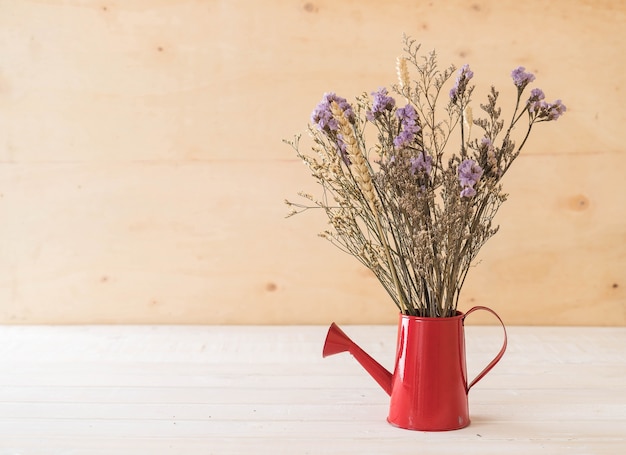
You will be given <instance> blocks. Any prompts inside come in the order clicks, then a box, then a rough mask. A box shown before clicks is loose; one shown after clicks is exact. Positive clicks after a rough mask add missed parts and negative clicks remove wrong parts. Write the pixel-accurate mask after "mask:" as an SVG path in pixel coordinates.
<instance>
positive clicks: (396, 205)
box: [286, 38, 565, 317]
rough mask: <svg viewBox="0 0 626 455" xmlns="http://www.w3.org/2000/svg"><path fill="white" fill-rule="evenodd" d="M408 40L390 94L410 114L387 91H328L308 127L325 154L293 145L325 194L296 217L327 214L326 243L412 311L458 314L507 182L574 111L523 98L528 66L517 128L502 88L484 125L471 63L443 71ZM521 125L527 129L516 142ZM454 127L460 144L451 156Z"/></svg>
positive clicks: (296, 206)
mask: <svg viewBox="0 0 626 455" xmlns="http://www.w3.org/2000/svg"><path fill="white" fill-rule="evenodd" d="M404 44H405V45H404V56H403V57H399V58H398V60H397V72H398V80H399V81H398V84H397V85H393V86H392V88H391V90H392V92H393V93H394V94H395V95H398V97H401V98H402V99H403V101H404V106H402V107H400V106H398V103H397V101H396V98H394V97H392V96H390V94H389V92H388V91H387V89H385V88H380V89H379V90H378V91H376V92H374V93H372V94H371V95H372V96H371V97H370V96H368V95H367V94H363V95H362V96H360V97H358V98H357V100H356V103H355V105H354V106H353V105H351V104H350V103H348V101H347V100H346V99H344V98H342V97H340V96H338V95H336V94H334V93H326V94H325V95H324V97H323V99H322V101H321V102H320V103H319V105H318V106H317V107H316V109H315V110H314V111H313V114H312V116H311V121H312V125H309V132H310V135H311V137H312V140H313V146H312V152H314V153H312V154H306V153H303V152H302V151H301V150H300V148H299V136H296V138H295V139H294V140H293V141H288V143H289V144H291V146H292V147H293V148H294V149H295V151H296V153H297V156H298V157H299V158H301V159H302V160H303V161H304V163H305V164H306V165H307V166H308V167H309V169H310V170H311V173H312V176H313V178H314V179H315V180H316V181H317V183H319V185H321V189H322V192H321V196H320V197H314V196H312V195H310V194H306V193H302V192H301V193H299V194H300V196H302V197H303V198H305V199H306V200H307V201H308V202H305V203H302V204H300V203H294V202H291V201H286V203H287V204H288V205H289V206H290V207H291V209H292V210H291V212H290V214H289V215H293V214H296V213H300V212H302V211H304V210H307V209H311V208H319V209H322V210H324V211H325V212H326V215H327V216H328V220H329V224H330V227H331V228H330V229H327V230H326V231H324V232H323V233H321V234H320V235H321V236H322V237H325V238H326V239H328V240H330V242H332V243H333V244H334V245H335V246H337V247H339V248H340V249H341V250H343V251H344V252H347V253H349V254H351V255H353V256H354V257H355V258H356V259H358V260H359V261H360V262H361V263H362V264H363V265H365V266H366V267H367V268H369V269H370V270H371V271H372V272H373V273H374V274H375V276H376V277H377V278H378V280H379V281H380V283H381V284H382V285H383V287H384V288H385V289H386V290H387V292H388V293H389V295H390V296H391V298H392V300H393V301H394V303H395V304H396V306H397V307H398V308H399V310H400V311H401V312H402V313H404V314H407V315H414V316H423V317H448V316H452V315H454V314H455V312H456V308H457V305H458V301H459V295H460V292H461V288H462V287H463V283H464V282H465V278H466V276H467V273H468V271H469V268H470V266H471V264H472V262H473V260H474V259H475V258H476V255H477V254H478V252H479V250H480V248H481V247H482V246H483V245H484V244H485V242H486V241H487V240H488V239H489V238H490V237H491V236H493V235H494V234H495V233H496V232H497V230H498V228H497V227H496V226H494V225H493V224H492V220H493V218H494V216H495V215H496V213H497V211H498V208H499V207H500V205H501V204H502V203H503V202H504V201H505V200H506V194H505V193H504V192H503V189H502V185H501V180H502V178H503V176H504V175H505V174H506V172H507V171H508V170H509V168H510V166H511V164H512V163H513V161H514V160H515V158H517V156H518V155H519V153H520V151H521V150H522V148H523V147H524V145H525V143H526V141H527V139H528V137H529V135H530V132H531V130H532V128H533V126H534V125H535V124H536V123H540V122H546V121H552V120H556V119H558V118H559V117H560V116H561V115H562V114H563V113H564V112H565V106H564V105H563V104H562V103H561V101H560V100H557V101H555V102H553V103H548V102H546V101H545V96H544V94H543V92H542V91H541V90H540V89H538V88H535V89H532V90H531V91H530V94H529V95H524V94H525V92H526V88H527V86H528V85H529V84H530V83H531V82H532V81H533V80H534V76H533V75H532V74H530V73H528V72H526V71H525V69H524V68H523V67H519V68H517V69H515V70H513V72H512V73H511V76H512V79H513V83H514V85H515V89H516V90H517V98H516V103H515V107H514V109H513V112H512V114H511V116H510V121H509V122H508V123H506V124H505V121H504V120H503V116H502V111H501V108H500V107H499V106H498V103H497V102H498V91H496V89H495V88H494V87H491V91H490V93H489V95H488V97H487V102H486V103H485V104H480V109H481V110H482V111H483V113H484V114H483V116H482V117H477V118H473V115H472V109H471V106H470V104H471V100H472V92H473V89H474V86H472V85H471V84H470V81H471V79H472V77H473V72H472V71H471V70H470V68H469V66H468V65H464V66H463V67H461V68H460V69H459V70H458V71H456V70H455V68H454V67H453V66H450V67H448V68H446V69H444V70H440V69H439V66H438V64H437V59H436V53H435V51H433V52H430V53H429V54H427V55H421V54H420V52H419V51H420V46H419V45H418V44H416V42H415V41H414V40H411V39H409V38H405V40H404ZM409 66H411V67H412V71H413V72H414V78H413V79H412V78H411V75H410V73H409ZM455 74H456V80H455V81H454V83H453V84H452V87H451V88H450V90H449V92H447V93H446V90H445V89H444V87H445V86H446V85H447V84H451V79H452V78H453V76H454V75H455ZM446 95H447V96H446ZM442 104H443V105H444V106H443V107H440V106H441V105H442ZM472 126H476V127H478V128H475V129H474V132H475V131H476V130H478V134H477V135H476V136H475V137H473V136H472V132H473V131H472ZM368 127H369V128H370V129H371V128H374V129H375V132H371V131H369V132H368V131H366V130H367V128H368ZM517 127H519V128H523V130H522V133H521V134H520V135H519V139H520V140H519V141H518V142H517V143H516V142H515V141H514V137H513V136H514V134H513V133H514V132H515V130H516V128H517ZM455 131H458V132H459V133H460V141H459V142H458V143H459V144H460V145H459V146H458V150H457V152H456V153H450V152H447V151H446V145H447V144H448V143H449V142H450V143H452V142H454V141H450V138H451V136H452V133H453V132H455ZM372 136H374V137H375V138H376V141H375V143H374V144H373V145H368V144H367V141H366V140H370V139H371V137H372Z"/></svg>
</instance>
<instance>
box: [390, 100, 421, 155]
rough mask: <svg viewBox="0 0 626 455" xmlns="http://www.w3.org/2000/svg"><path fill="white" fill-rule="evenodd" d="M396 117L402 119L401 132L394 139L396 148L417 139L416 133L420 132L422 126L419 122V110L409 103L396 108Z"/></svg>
mask: <svg viewBox="0 0 626 455" xmlns="http://www.w3.org/2000/svg"><path fill="white" fill-rule="evenodd" d="M396 117H398V118H399V119H400V134H398V135H397V136H396V137H395V138H394V140H393V145H395V146H396V148H402V147H404V146H406V145H407V144H410V143H411V142H413V141H414V140H415V135H416V134H417V133H419V131H420V126H419V125H418V124H417V119H418V115H417V111H416V110H415V108H414V107H413V106H411V105H410V104H407V105H406V106H404V107H401V108H398V109H397V110H396Z"/></svg>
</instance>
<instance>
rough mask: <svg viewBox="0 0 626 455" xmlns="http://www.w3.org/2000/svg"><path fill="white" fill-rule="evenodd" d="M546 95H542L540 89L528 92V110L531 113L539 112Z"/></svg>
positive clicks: (544, 103) (543, 104)
mask: <svg viewBox="0 0 626 455" xmlns="http://www.w3.org/2000/svg"><path fill="white" fill-rule="evenodd" d="M545 98H546V95H544V93H543V90H541V89H540V88H534V89H532V90H531V91H530V97H528V101H527V102H526V103H527V104H528V110H529V111H531V112H539V110H540V109H541V108H542V107H544V106H545V105H546V102H545V101H544V99H545Z"/></svg>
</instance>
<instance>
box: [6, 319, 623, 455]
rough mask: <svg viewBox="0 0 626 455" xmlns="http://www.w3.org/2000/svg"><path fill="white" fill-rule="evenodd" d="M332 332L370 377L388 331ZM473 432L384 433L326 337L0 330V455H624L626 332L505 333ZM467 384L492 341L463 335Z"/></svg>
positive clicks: (258, 331) (379, 399)
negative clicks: (351, 348) (327, 350)
mask: <svg viewBox="0 0 626 455" xmlns="http://www.w3.org/2000/svg"><path fill="white" fill-rule="evenodd" d="M343 329H344V330H345V331H346V332H347V333H348V335H350V336H351V338H353V339H354V340H355V341H357V342H359V344H360V345H361V346H362V347H363V348H364V349H365V350H367V351H368V352H369V353H370V354H372V355H373V356H374V357H375V358H377V359H378V360H379V361H380V362H381V363H382V364H383V365H386V366H390V365H391V364H392V363H393V355H394V352H393V350H394V343H395V327H391V326H368V327H365V326H348V327H343ZM508 331H509V349H508V351H507V354H506V355H505V357H504V359H503V360H502V361H501V362H500V364H498V365H497V366H496V367H495V369H494V370H493V371H492V372H491V373H490V374H488V375H487V376H486V377H485V378H484V379H483V380H482V381H481V382H480V383H478V384H477V385H476V386H475V387H474V388H473V389H472V391H471V392H470V414H471V417H472V424H471V425H470V426H469V427H467V428H465V429H462V430H457V431H452V432H441V433H423V432H415V431H407V430H401V429H397V428H394V427H392V426H390V425H389V424H387V422H386V420H385V418H386V415H387V414H386V413H387V406H388V397H387V395H386V394H385V393H384V392H383V391H382V390H381V389H380V388H379V387H378V385H376V383H375V382H374V381H373V380H372V379H371V378H370V377H369V376H368V375H367V374H366V373H365V372H364V371H363V370H362V369H361V367H360V366H359V365H358V364H357V363H356V361H355V360H354V359H352V358H351V356H349V355H348V354H342V355H337V356H334V357H329V358H327V359H322V358H321V348H322V343H323V340H324V337H325V334H326V327H319V326H312V327H245V326H244V327H217V326H55V327H47V326H46V327H38V326H0V366H1V368H0V455H8V454H11V455H17V454H20V455H27V454H47V455H51V454H133V455H137V454H151V455H155V454H161V453H167V454H182V455H191V454H203V455H206V454H220V455H222V454H239V453H241V454H294V455H296V454H452V453H463V454H481V455H484V454H498V455H502V454H504V453H506V454H507V455H513V454H524V455H529V454H612V455H613V454H623V453H626V328H547V327H544V328H539V327H537V328H530V327H509V329H508ZM466 335H467V349H468V370H469V371H470V374H471V373H472V372H478V371H479V370H480V369H481V368H482V366H483V365H484V364H486V363H487V362H488V361H489V360H490V358H491V357H492V356H493V355H494V354H495V353H496V352H497V350H498V349H499V347H500V342H501V329H500V328H498V327H495V326H494V327H474V326H470V327H468V328H467V333H466Z"/></svg>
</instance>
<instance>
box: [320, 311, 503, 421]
mask: <svg viewBox="0 0 626 455" xmlns="http://www.w3.org/2000/svg"><path fill="white" fill-rule="evenodd" d="M477 310H484V311H488V312H490V313H492V314H493V315H494V316H495V317H496V318H497V319H498V321H500V324H501V325H502V329H503V330H504V342H503V344H502V348H501V349H500V352H499V353H498V355H497V356H496V357H495V358H494V359H493V360H492V361H491V362H490V363H489V364H488V365H487V366H486V367H485V368H484V369H483V370H482V371H481V372H480V373H479V374H478V376H476V378H474V380H473V381H471V382H469V385H468V381H467V371H466V364H465V336H464V329H463V323H464V321H465V318H466V317H467V316H469V315H470V314H471V313H473V312H474V311H477ZM506 344H507V337H506V328H505V327H504V323H503V322H502V319H500V317H499V316H498V315H497V314H496V313H495V312H494V311H493V310H491V309H490V308H487V307H483V306H476V307H474V308H472V309H470V310H469V311H468V312H467V313H465V314H463V313H461V312H457V314H456V316H453V317H448V318H424V317H416V316H407V315H404V314H400V318H399V322H398V343H397V348H396V361H395V367H394V373H393V374H391V373H390V372H389V371H387V370H386V369H385V368H384V367H383V366H382V365H380V364H379V363H378V362H376V361H375V360H374V359H373V358H372V357H370V356H369V355H368V354H367V353H366V352H365V351H363V350H362V349H361V348H360V347H359V346H357V345H356V344H355V343H354V342H353V341H352V340H351V339H350V338H348V336H347V335H346V334H345V333H343V331H342V330H341V329H340V328H339V327H338V326H337V325H336V324H335V323H334V322H333V324H332V325H331V326H330V328H329V329H328V335H327V336H326V342H325V343H324V349H323V352H322V355H323V356H324V357H327V356H329V355H333V354H338V353H340V352H345V351H348V352H350V354H352V355H353V356H354V358H355V359H356V360H357V361H358V362H359V363H360V364H361V365H362V366H363V367H364V368H365V369H366V370H367V372H368V373H369V374H370V375H371V376H372V377H373V378H374V379H375V380H376V382H378V384H379V385H380V386H381V387H382V388H383V389H384V390H385V392H387V393H388V394H389V395H390V396H391V401H390V405H389V416H388V417H387V420H388V422H389V423H391V424H392V425H395V426H398V427H400V428H406V429H409V430H422V431H442V430H457V429H459V428H463V427H466V426H467V425H469V423H470V418H469V406H468V400H467V394H468V392H469V390H470V389H471V388H472V386H474V384H476V383H477V382H478V381H480V380H481V379H482V378H483V377H484V376H485V375H486V374H487V373H488V372H489V371H490V370H491V369H492V368H493V367H494V366H495V365H496V363H498V361H499V360H500V359H501V358H502V356H503V355H504V352H505V350H506Z"/></svg>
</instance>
